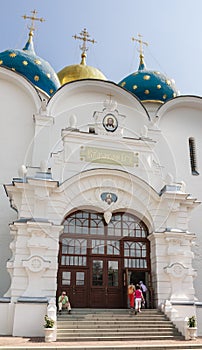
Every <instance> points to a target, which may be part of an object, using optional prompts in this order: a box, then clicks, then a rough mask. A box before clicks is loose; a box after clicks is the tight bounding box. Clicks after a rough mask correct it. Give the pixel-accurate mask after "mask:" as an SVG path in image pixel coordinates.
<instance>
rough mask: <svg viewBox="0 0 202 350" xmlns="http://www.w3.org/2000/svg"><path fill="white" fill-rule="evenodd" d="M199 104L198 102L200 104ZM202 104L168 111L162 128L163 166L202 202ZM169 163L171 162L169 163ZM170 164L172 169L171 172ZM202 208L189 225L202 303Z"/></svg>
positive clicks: (160, 150) (198, 293)
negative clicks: (194, 163)
mask: <svg viewBox="0 0 202 350" xmlns="http://www.w3.org/2000/svg"><path fill="white" fill-rule="evenodd" d="M196 102H197V101H196ZM201 115H202V103H201V102H200V103H196V104H195V105H193V104H192V105H190V106H189V105H187V104H186V105H185V104H184V105H183V104H182V105H180V106H178V107H177V108H174V109H171V110H168V111H167V112H166V113H165V114H163V115H162V116H161V119H160V122H159V127H160V129H161V132H162V139H161V141H160V143H159V145H158V146H157V147H158V150H159V154H160V159H161V163H162V164H163V165H164V166H165V172H171V173H172V174H173V176H174V178H175V180H176V181H181V180H183V181H184V182H185V184H186V191H187V192H188V193H190V194H191V195H192V196H193V197H195V198H197V199H198V200H199V201H202V181H201V174H202V138H201V130H202V117H201ZM190 137H193V138H194V139H195V143H196V157H197V164H198V170H199V175H198V176H195V175H192V173H191V165H190V154H189V143H188V140H189V138H190ZM163 144H164V145H165V144H169V147H170V150H169V155H168V156H166V155H165V153H164V152H163V151H164V147H162V145H163ZM168 160H169V161H168ZM170 164H171V165H172V167H171V168H170ZM201 216H202V206H201V205H199V206H198V207H197V208H196V209H195V210H194V211H193V212H192V215H191V218H190V222H189V230H190V231H191V232H194V233H195V234H196V245H195V246H194V247H193V251H194V253H195V257H194V261H193V267H194V268H195V269H196V272H197V277H196V278H195V282H194V285H195V288H196V297H197V298H198V299H199V301H201V302H202V298H201V295H202V283H201V281H202V254H201V248H200V247H201V246H202V235H201V233H202V229H201Z"/></svg>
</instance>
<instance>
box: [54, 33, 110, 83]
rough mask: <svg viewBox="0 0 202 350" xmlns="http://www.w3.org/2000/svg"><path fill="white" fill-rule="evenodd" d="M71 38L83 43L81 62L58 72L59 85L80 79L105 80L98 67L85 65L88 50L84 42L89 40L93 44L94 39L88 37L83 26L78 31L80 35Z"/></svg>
mask: <svg viewBox="0 0 202 350" xmlns="http://www.w3.org/2000/svg"><path fill="white" fill-rule="evenodd" d="M73 38H74V39H80V40H83V45H82V46H81V47H80V49H81V50H82V54H81V63H80V64H73V65H71V66H67V67H65V68H63V69H62V70H61V71H59V72H58V78H59V80H60V83H61V85H64V84H66V83H69V82H71V81H75V80H82V79H99V80H107V78H106V77H105V76H104V74H103V73H102V72H101V71H100V70H99V69H97V68H95V67H92V66H88V65H86V51H87V50H88V49H87V47H86V42H87V41H89V42H91V43H93V44H94V43H95V42H96V41H95V40H94V39H89V34H88V32H87V31H86V29H85V28H84V30H83V31H82V32H81V33H80V36H77V35H74V36H73Z"/></svg>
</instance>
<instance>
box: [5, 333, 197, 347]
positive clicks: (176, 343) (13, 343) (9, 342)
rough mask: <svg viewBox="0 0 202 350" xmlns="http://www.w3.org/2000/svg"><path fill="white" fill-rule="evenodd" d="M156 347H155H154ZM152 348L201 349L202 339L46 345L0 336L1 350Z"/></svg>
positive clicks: (37, 340)
mask: <svg viewBox="0 0 202 350" xmlns="http://www.w3.org/2000/svg"><path fill="white" fill-rule="evenodd" d="M154 346H155V347H154ZM143 348H148V349H149V348H151V349H154V350H158V349H159V350H164V349H166V350H167V349H169V348H170V349H172V350H175V349H183V350H184V349H187V350H189V349H194V348H195V349H201V350H202V337H198V338H196V340H187V341H186V340H169V341H165V340H158V341H144V340H142V341H141V342H140V341H137V342H136V341H111V342H110V341H95V342H80V341H77V342H51V343H45V341H44V338H23V337H8V336H0V349H4V350H6V349H8V350H11V349H23V350H26V349H51V350H56V349H57V350H58V349H69V350H76V349H78V350H79V349H80V350H81V349H82V350H90V349H92V350H94V349H97V350H101V349H110V350H112V349H114V350H115V349H124V350H127V349H140V350H141V349H143Z"/></svg>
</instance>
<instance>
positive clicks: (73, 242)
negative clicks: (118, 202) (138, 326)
mask: <svg viewBox="0 0 202 350" xmlns="http://www.w3.org/2000/svg"><path fill="white" fill-rule="evenodd" d="M63 225H64V233H63V234H62V235H61V237H60V249H59V269H58V291H57V292H58V294H60V293H61V291H62V290H65V291H66V292H67V294H68V295H69V297H70V299H71V303H72V306H73V307H84V308H85V307H97V308H123V307H127V285H128V283H130V282H133V283H137V282H139V281H140V280H143V281H144V282H146V283H147V285H148V286H149V285H150V284H151V278H150V253H149V252H150V248H149V240H148V239H147V236H148V230H147V227H146V225H145V224H144V223H143V222H142V221H141V220H140V219H139V218H137V217H136V216H134V215H131V214H128V213H116V214H113V216H112V218H111V221H110V223H109V224H108V225H107V224H106V223H105V221H104V219H103V214H100V213H93V212H87V211H77V212H75V213H73V214H71V215H69V216H68V217H67V218H66V219H65V221H64V223H63ZM148 302H150V300H148ZM150 306H151V305H150Z"/></svg>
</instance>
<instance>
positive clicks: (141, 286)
mask: <svg viewBox="0 0 202 350" xmlns="http://www.w3.org/2000/svg"><path fill="white" fill-rule="evenodd" d="M139 285H140V289H141V290H142V294H143V297H144V300H145V301H144V306H145V309H146V308H147V287H146V285H145V284H144V283H143V281H140V282H139Z"/></svg>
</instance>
